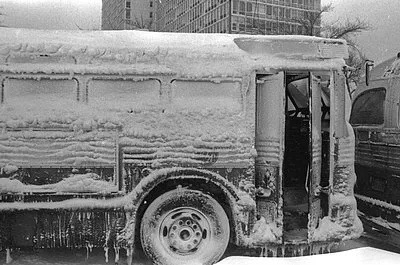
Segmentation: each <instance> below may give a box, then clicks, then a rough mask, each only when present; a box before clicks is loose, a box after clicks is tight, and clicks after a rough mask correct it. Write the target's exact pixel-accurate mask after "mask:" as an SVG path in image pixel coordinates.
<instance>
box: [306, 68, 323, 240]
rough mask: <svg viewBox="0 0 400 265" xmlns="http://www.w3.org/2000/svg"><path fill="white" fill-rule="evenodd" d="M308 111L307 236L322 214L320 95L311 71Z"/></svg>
mask: <svg viewBox="0 0 400 265" xmlns="http://www.w3.org/2000/svg"><path fill="white" fill-rule="evenodd" d="M309 81H310V84H309V95H310V97H309V113H310V123H309V124H310V142H309V148H310V169H309V177H310V179H309V183H308V189H309V191H308V194H309V197H308V199H309V217H308V238H311V236H312V233H313V232H314V230H315V228H316V227H317V226H318V221H319V219H320V217H321V216H322V209H321V200H320V185H321V174H322V126H321V125H322V123H321V119H322V97H321V83H320V79H319V78H317V77H316V76H315V75H313V73H311V74H310V77H309Z"/></svg>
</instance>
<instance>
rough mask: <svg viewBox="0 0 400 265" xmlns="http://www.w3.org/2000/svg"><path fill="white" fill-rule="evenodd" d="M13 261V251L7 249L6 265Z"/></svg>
mask: <svg viewBox="0 0 400 265" xmlns="http://www.w3.org/2000/svg"><path fill="white" fill-rule="evenodd" d="M12 261H13V259H12V258H11V249H9V248H7V249H6V264H10V263H11V262H12Z"/></svg>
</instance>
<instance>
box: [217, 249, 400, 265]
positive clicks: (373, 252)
mask: <svg viewBox="0 0 400 265" xmlns="http://www.w3.org/2000/svg"><path fill="white" fill-rule="evenodd" d="M399 261H400V254H398V253H394V252H389V251H385V250H382V249H378V248H372V247H364V248H356V249H352V250H346V251H341V252H336V253H330V254H321V255H313V256H304V257H291V258H268V263H269V264H274V265H297V264H323V263H327V264H352V265H376V264H380V265H397V264H399ZM242 264H250V265H261V264H266V260H265V258H256V257H240V256H239V257H238V256H233V257H228V258H226V259H224V260H222V261H220V262H218V263H217V265H242Z"/></svg>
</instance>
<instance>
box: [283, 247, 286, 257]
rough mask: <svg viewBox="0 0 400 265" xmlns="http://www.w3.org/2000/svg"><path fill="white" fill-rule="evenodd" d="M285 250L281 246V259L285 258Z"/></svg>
mask: <svg viewBox="0 0 400 265" xmlns="http://www.w3.org/2000/svg"><path fill="white" fill-rule="evenodd" d="M285 249H286V248H285V246H283V247H282V257H283V258H284V257H285Z"/></svg>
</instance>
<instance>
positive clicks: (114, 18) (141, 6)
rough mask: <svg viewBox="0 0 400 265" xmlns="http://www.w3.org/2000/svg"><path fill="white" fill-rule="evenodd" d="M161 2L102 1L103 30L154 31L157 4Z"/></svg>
mask: <svg viewBox="0 0 400 265" xmlns="http://www.w3.org/2000/svg"><path fill="white" fill-rule="evenodd" d="M158 1H159V0H102V10H101V13H102V14H101V29H103V30H118V29H120V30H122V29H148V30H154V27H155V24H154V21H155V20H154V15H155V6H156V5H155V2H158Z"/></svg>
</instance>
